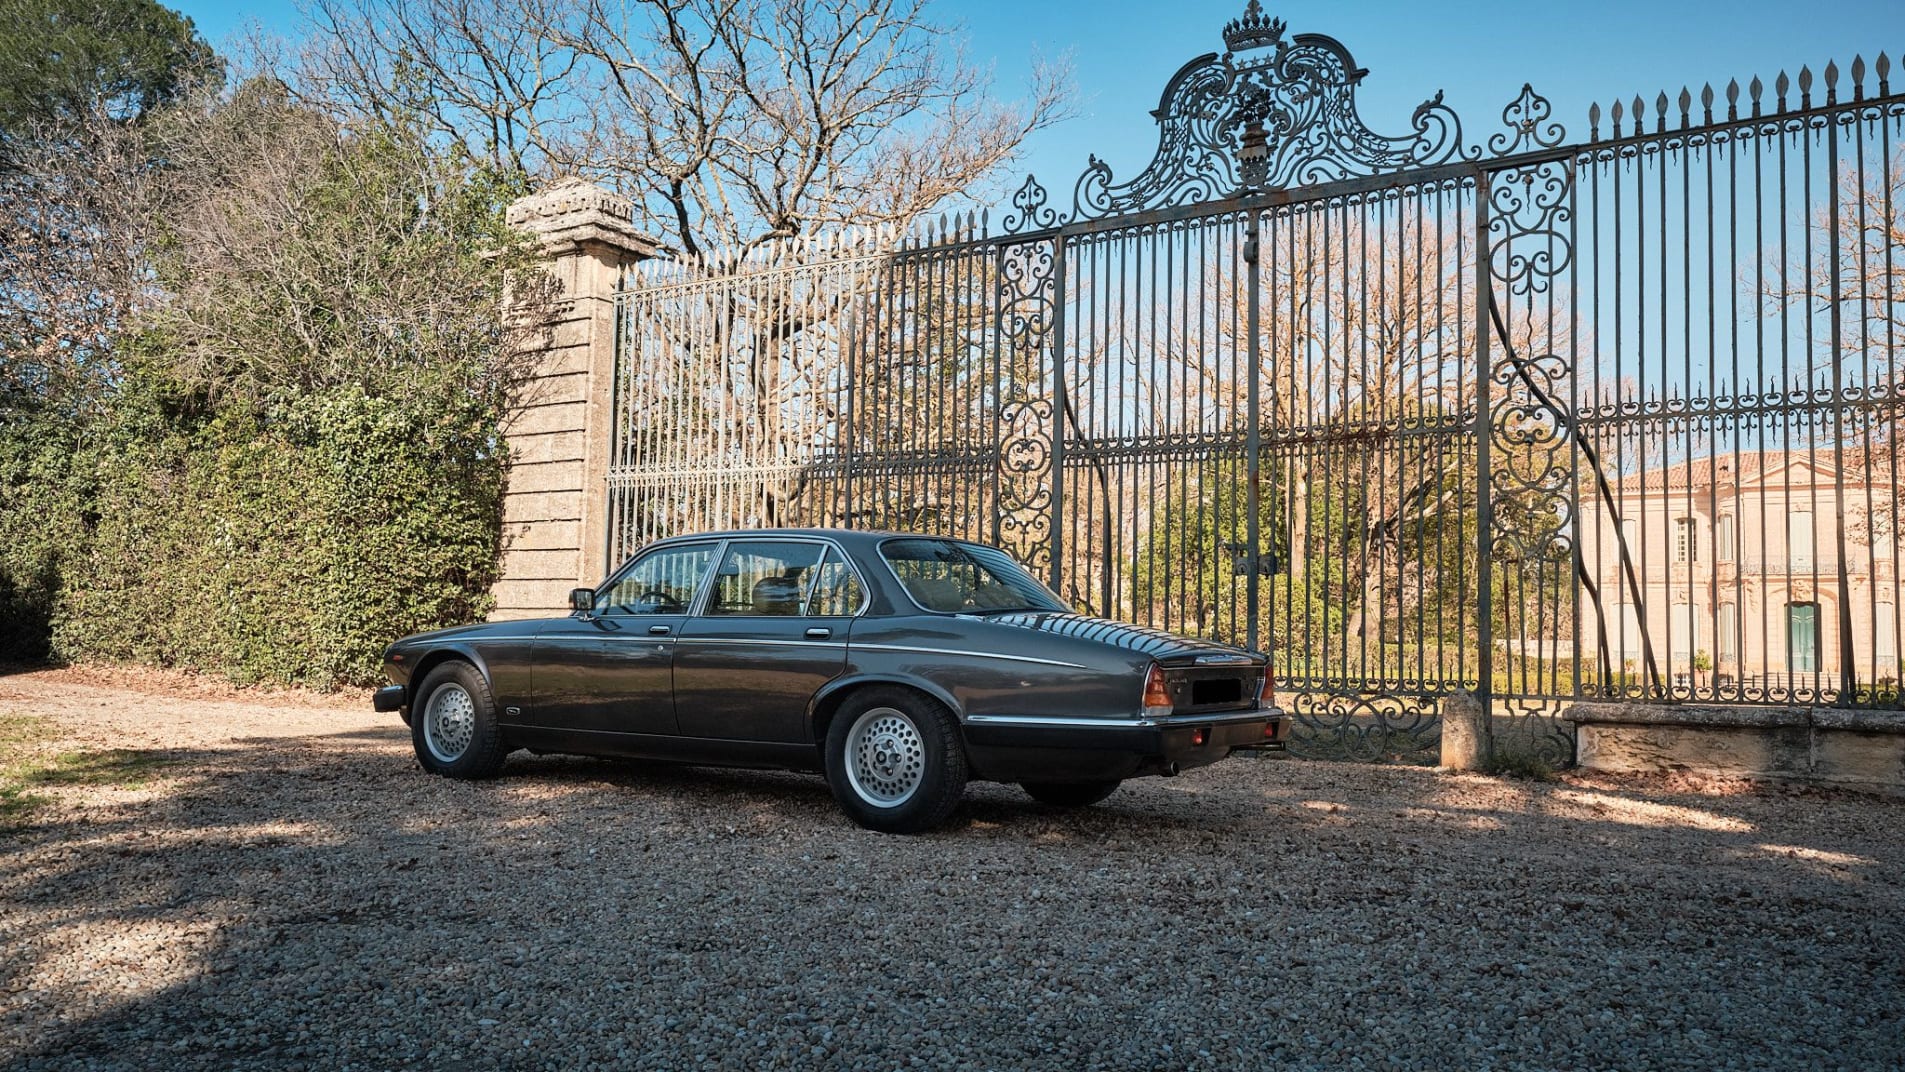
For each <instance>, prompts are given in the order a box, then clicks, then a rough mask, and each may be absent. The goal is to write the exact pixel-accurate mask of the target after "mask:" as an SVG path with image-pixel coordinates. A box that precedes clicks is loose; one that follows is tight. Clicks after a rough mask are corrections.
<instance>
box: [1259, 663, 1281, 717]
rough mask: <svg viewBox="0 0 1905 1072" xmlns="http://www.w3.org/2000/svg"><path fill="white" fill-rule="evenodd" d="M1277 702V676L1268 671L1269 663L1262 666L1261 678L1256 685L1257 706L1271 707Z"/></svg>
mask: <svg viewBox="0 0 1905 1072" xmlns="http://www.w3.org/2000/svg"><path fill="white" fill-rule="evenodd" d="M1276 702H1277V677H1276V675H1275V674H1272V673H1271V672H1270V664H1268V663H1265V664H1264V667H1263V680H1262V681H1261V682H1259V683H1258V685H1257V706H1258V707H1272V706H1275V704H1276Z"/></svg>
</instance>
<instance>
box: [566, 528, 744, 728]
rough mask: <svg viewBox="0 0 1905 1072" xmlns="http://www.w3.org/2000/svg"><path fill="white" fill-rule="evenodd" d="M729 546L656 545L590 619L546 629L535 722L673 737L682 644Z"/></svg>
mask: <svg viewBox="0 0 1905 1072" xmlns="http://www.w3.org/2000/svg"><path fill="white" fill-rule="evenodd" d="M719 548H720V541H718V540H709V541H707V542H705V543H690V544H675V545H671V546H668V547H660V548H656V549H655V550H653V551H650V552H648V553H647V554H645V555H642V556H640V557H638V558H636V559H635V560H634V561H633V562H630V563H629V564H628V566H627V567H626V568H624V569H623V570H622V571H621V572H620V573H618V574H617V575H616V576H615V577H613V578H611V579H610V580H609V582H608V583H607V584H605V585H603V586H602V587H601V588H600V589H598V590H597V591H596V594H595V604H594V606H593V607H592V608H591V610H590V613H588V614H587V615H581V616H577V617H573V618H568V619H564V620H562V621H558V622H554V623H551V625H550V627H549V628H547V629H545V630H543V632H542V633H541V634H540V635H539V636H538V637H537V638H536V648H535V652H536V654H535V669H534V671H533V677H534V687H535V694H536V706H535V710H534V711H533V712H532V718H533V721H532V723H531V724H534V725H540V726H545V727H548V728H551V729H562V730H580V731H584V732H589V733H604V734H608V733H619V734H650V735H664V736H672V735H673V734H674V733H675V732H676V726H675V699H674V680H673V678H674V668H673V663H674V655H675V641H676V638H677V636H678V635H679V633H680V630H681V627H682V623H683V622H685V621H687V619H688V611H689V609H690V608H691V607H692V606H693V605H694V601H695V598H696V597H697V595H698V594H699V593H700V590H701V588H702V586H703V585H704V584H705V583H706V580H707V575H708V572H709V567H710V566H711V565H712V564H713V562H714V558H715V553H716V551H718V550H719Z"/></svg>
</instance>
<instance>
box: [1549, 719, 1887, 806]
mask: <svg viewBox="0 0 1905 1072" xmlns="http://www.w3.org/2000/svg"><path fill="white" fill-rule="evenodd" d="M1562 717H1564V718H1566V719H1568V720H1570V721H1572V722H1574V723H1575V726H1576V738H1575V742H1576V743H1575V751H1576V757H1577V762H1579V764H1580V765H1581V766H1582V767H1585V768H1587V769H1589V770H1602V771H1614V772H1627V773H1638V772H1654V771H1666V770H1690V771H1702V772H1707V773H1714V774H1726V775H1732V776H1735V777H1744V778H1757V779H1767V780H1776V781H1793V782H1805V783H1809V784H1815V785H1828V786H1841V787H1845V788H1850V789H1860V790H1865V791H1868V792H1878V793H1886V794H1891V795H1905V712H1897V711H1853V710H1846V709H1844V708H1836V707H1764V708H1741V707H1716V706H1701V705H1691V704H1690V705H1655V704H1575V705H1574V706H1573V707H1571V708H1569V709H1568V710H1567V711H1566V712H1564V714H1563V716H1562Z"/></svg>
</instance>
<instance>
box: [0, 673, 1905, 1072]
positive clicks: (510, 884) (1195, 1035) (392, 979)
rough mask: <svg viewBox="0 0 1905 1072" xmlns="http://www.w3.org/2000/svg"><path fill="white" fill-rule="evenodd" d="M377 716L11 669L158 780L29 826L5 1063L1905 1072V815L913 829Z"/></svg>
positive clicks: (1242, 780)
mask: <svg viewBox="0 0 1905 1072" xmlns="http://www.w3.org/2000/svg"><path fill="white" fill-rule="evenodd" d="M368 708H369V705H368V702H367V697H365V696H362V695H355V694H353V695H348V696H342V697H313V696H307V695H303V694H295V693H290V694H274V693H256V694H254V693H243V692H236V691H233V690H228V689H227V690H220V689H219V688H217V687H213V686H202V685H199V684H196V683H192V682H190V681H187V680H184V679H177V678H173V677H168V676H165V675H150V674H120V673H113V674H105V673H100V672H95V671H56V672H44V673H34V674H21V675H12V676H8V677H0V710H4V711H12V712H16V713H22V714H35V715H42V716H45V717H46V718H47V719H49V720H50V721H51V722H52V723H53V724H54V725H55V726H56V727H57V728H58V730H59V733H60V737H61V739H60V740H58V741H56V742H53V743H51V744H49V745H48V747H49V748H53V749H56V750H60V751H72V750H92V749H105V748H120V749H137V750H153V751H157V752H162V753H164V754H165V755H166V756H167V757H168V758H170V759H171V760H172V761H173V762H172V764H171V765H169V766H166V767H163V768H160V769H157V770H155V771H150V772H146V773H144V774H142V778H143V779H144V780H143V782H142V783H140V784H137V785H133V786H116V785H67V786H53V787H49V788H47V789H44V790H36V792H44V793H45V794H47V795H49V796H51V797H52V798H53V800H52V802H51V803H50V804H48V805H47V806H46V807H44V808H42V809H40V810H39V811H37V812H35V813H34V814H33V815H32V816H31V819H30V821H29V825H27V826H25V827H24V828H22V829H19V830H16V831H13V832H11V833H6V834H0V1067H6V1068H20V1069H62V1070H66V1069H150V1068H166V1069H183V1070H191V1069H294V1068H327V1069H337V1070H354V1069H365V1070H369V1069H391V1068H431V1069H489V1068H503V1069H523V1070H537V1069H574V1068H585V1067H617V1068H635V1069H670V1070H673V1069H684V1068H721V1069H730V1068H750V1069H753V1068H759V1069H778V1068H802V1069H806V1068H828V1069H855V1070H860V1069H864V1070H868V1072H876V1070H877V1072H888V1070H894V1069H912V1068H928V1069H972V1070H983V1069H1053V1070H1064V1072H1075V1070H1124V1069H1131V1070H1138V1069H1143V1070H1151V1069H1236V1068H1256V1067H1293V1068H1332V1069H1334V1068H1342V1069H1370V1070H1413V1069H1449V1068H1459V1069H1472V1070H1497V1069H1499V1070H1516V1069H1621V1070H1641V1069H1685V1070H1689V1072H1694V1070H1697V1072H1709V1070H1739V1069H1786V1068H1802V1067H1803V1068H1819V1069H1861V1070H1863V1069H1896V1068H1905V837H1900V835H1899V831H1900V830H1901V829H1905V801H1899V800H1888V799H1883V798H1875V797H1865V796H1858V795H1853V794H1847V793H1834V792H1822V791H1817V790H1798V789H1774V788H1755V787H1751V786H1744V785H1739V784H1728V783H1722V782H1713V781H1703V780H1698V779H1692V778H1688V777H1678V778H1656V779H1633V780H1617V779H1610V778H1604V777H1592V776H1585V775H1574V776H1568V777H1564V778H1562V779H1559V780H1557V781H1554V782H1546V783H1531V782H1520V781H1508V780H1498V779H1493V778H1488V777H1484V776H1480V775H1473V774H1446V773H1438V772H1436V771H1433V770H1428V769H1424V768H1414V767H1379V766H1362V765H1352V764H1325V763H1309V762H1302V761H1296V760H1252V759H1237V760H1231V761H1229V762H1226V763H1222V764H1219V765H1217V766H1215V767H1212V768H1208V769H1204V770H1199V771H1194V772H1191V773H1189V774H1186V775H1184V776H1183V777H1180V778H1176V779H1148V780H1140V781H1134V782H1132V783H1130V784H1128V785H1126V786H1125V787H1124V788H1123V789H1121V790H1120V791H1119V792H1118V793H1117V794H1115V795H1114V796H1112V797H1111V799H1110V800H1108V801H1106V802H1105V803H1103V804H1101V805H1098V806H1096V807H1093V808H1089V809H1085V810H1082V811H1076V812H1063V811H1056V810H1053V809H1048V808H1045V807H1043V806H1041V805H1038V804H1035V803H1033V802H1032V801H1031V800H1029V799H1028V798H1026V797H1025V795H1024V794H1023V793H1021V792H1020V791H1019V790H1017V789H1016V788H1014V787H1010V786H996V785H975V786H973V787H972V788H971V790H970V791H969V793H968V799H967V801H966V802H965V803H964V804H963V805H962V806H961V808H960V810H959V811H958V812H957V813H955V815H954V819H953V822H952V823H951V824H950V825H949V826H948V827H947V828H946V829H944V830H942V831H939V832H935V833H933V834H930V835H925V836H920V837H910V838H909V837H893V836H887V835H880V834H874V833H869V832H867V831H863V830H860V829H859V828H857V827H855V826H853V825H852V824H851V823H849V822H848V821H847V820H846V819H845V818H844V817H843V816H842V815H841V814H840V813H839V811H838V810H837V809H836V808H835V807H834V804H833V801H832V799H831V797H830V796H829V794H828V792H827V788H826V785H825V784H824V782H822V781H821V780H820V779H819V778H816V777H810V776H801V775H793V774H784V773H775V772H754V771H721V770H710V769H697V768H676V767H670V766H666V765H660V764H633V763H610V762H603V761H596V760H584V759H572V758H562V757H544V758H532V757H528V756H526V755H525V754H522V753H519V754H517V755H516V756H514V757H512V759H511V761H510V764H509V767H508V768H507V770H506V772H505V775H504V777H503V778H501V779H500V780H498V781H493V782H487V783H476V784H468V783H459V782H452V781H448V780H445V779H440V778H434V777H430V776H427V775H425V774H423V773H422V772H421V771H420V770H418V768H417V765H416V763H415V761H414V759H413V758H412V757H411V755H410V750H409V744H408V738H407V735H406V734H405V733H404V731H403V729H402V727H401V726H400V725H399V724H398V723H397V721H396V719H395V716H378V715H375V714H373V713H371V712H370V711H369V709H368Z"/></svg>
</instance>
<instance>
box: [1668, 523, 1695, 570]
mask: <svg viewBox="0 0 1905 1072" xmlns="http://www.w3.org/2000/svg"><path fill="white" fill-rule="evenodd" d="M1699 523H1700V522H1699V521H1698V520H1696V519H1694V518H1691V517H1683V518H1680V519H1678V520H1676V521H1675V522H1674V526H1673V560H1674V561H1675V562H1698V561H1700V530H1699V529H1698V528H1696V527H1695V526H1697V525H1698V524H1699Z"/></svg>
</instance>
